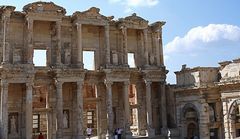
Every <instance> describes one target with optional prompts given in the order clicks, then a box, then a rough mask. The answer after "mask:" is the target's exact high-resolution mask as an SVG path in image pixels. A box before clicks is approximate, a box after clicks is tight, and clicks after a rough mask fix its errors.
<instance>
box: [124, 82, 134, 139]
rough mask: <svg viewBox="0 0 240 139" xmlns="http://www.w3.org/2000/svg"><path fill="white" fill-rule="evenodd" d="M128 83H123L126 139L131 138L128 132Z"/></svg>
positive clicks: (130, 133) (129, 131)
mask: <svg viewBox="0 0 240 139" xmlns="http://www.w3.org/2000/svg"><path fill="white" fill-rule="evenodd" d="M128 90H129V82H124V110H125V133H126V138H132V132H131V130H130V116H131V115H130V105H129V93H128Z"/></svg>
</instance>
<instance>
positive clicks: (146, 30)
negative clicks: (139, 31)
mask: <svg viewBox="0 0 240 139" xmlns="http://www.w3.org/2000/svg"><path fill="white" fill-rule="evenodd" d="M147 34H148V29H144V30H143V42H144V58H145V61H146V63H145V66H148V65H149V58H148V45H147V41H148V36H147Z"/></svg>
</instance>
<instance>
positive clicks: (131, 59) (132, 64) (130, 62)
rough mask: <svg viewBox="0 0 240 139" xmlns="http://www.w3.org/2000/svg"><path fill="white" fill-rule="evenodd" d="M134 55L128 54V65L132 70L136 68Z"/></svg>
mask: <svg viewBox="0 0 240 139" xmlns="http://www.w3.org/2000/svg"><path fill="white" fill-rule="evenodd" d="M134 57H135V56H134V53H128V65H129V67H130V68H136V64H135V58H134Z"/></svg>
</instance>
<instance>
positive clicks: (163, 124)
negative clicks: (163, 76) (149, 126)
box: [160, 82, 167, 136]
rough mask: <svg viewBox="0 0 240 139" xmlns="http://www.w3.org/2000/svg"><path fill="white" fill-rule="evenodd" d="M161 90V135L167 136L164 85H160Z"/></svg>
mask: <svg viewBox="0 0 240 139" xmlns="http://www.w3.org/2000/svg"><path fill="white" fill-rule="evenodd" d="M160 88H161V110H162V134H163V135H165V136H167V110H166V92H165V83H164V82H163V83H161V84H160Z"/></svg>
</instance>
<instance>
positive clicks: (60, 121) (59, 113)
mask: <svg viewBox="0 0 240 139" xmlns="http://www.w3.org/2000/svg"><path fill="white" fill-rule="evenodd" d="M62 85H63V82H60V81H56V91H57V105H56V107H57V139H62V137H63V136H62V129H63V95H62Z"/></svg>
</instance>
